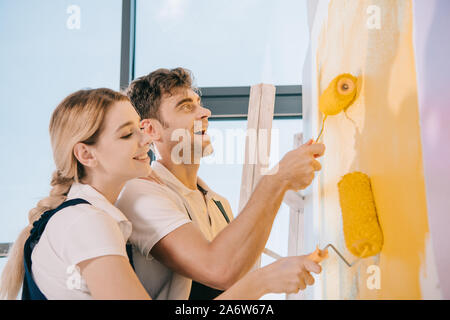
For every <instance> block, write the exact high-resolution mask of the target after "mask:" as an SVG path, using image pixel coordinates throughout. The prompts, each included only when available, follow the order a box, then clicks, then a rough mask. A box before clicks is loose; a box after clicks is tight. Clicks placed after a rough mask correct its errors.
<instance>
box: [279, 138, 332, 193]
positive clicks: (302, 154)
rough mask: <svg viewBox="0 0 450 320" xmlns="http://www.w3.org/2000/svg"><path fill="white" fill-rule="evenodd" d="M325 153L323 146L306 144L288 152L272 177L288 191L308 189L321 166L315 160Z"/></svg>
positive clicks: (310, 142)
mask: <svg viewBox="0 0 450 320" xmlns="http://www.w3.org/2000/svg"><path fill="white" fill-rule="evenodd" d="M324 152H325V145H323V144H321V143H315V144H313V143H312V140H310V141H308V143H306V144H304V145H302V146H300V147H298V148H297V149H294V150H292V151H290V152H288V153H287V154H286V155H285V156H284V157H283V159H281V161H280V162H279V164H278V172H277V173H276V174H275V175H274V177H275V178H278V179H280V180H281V181H280V182H279V183H280V184H283V182H284V183H285V184H286V188H287V189H288V190H295V191H298V190H301V189H305V188H306V187H308V186H309V185H310V184H311V182H312V181H313V179H314V175H315V172H316V171H320V169H322V166H321V165H320V162H319V161H317V160H316V158H318V157H321V156H322V155H323V154H324Z"/></svg>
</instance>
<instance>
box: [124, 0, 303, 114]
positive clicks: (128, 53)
mask: <svg viewBox="0 0 450 320" xmlns="http://www.w3.org/2000/svg"><path fill="white" fill-rule="evenodd" d="M135 39H136V0H122V41H121V58H120V60H121V61H120V89H121V90H125V89H126V88H127V87H128V85H129V84H130V82H131V81H132V80H134V78H135V72H134V68H135ZM199 89H200V92H201V97H202V101H203V104H204V105H205V106H207V107H208V108H209V109H210V110H211V113H212V116H211V117H210V120H236V119H242V120H246V119H247V114H248V102H249V98H250V86H242V87H201V88H199ZM281 118H288V119H289V118H297V119H302V118H303V108H302V86H301V85H284V86H276V96H275V110H274V119H281Z"/></svg>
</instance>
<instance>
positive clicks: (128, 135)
mask: <svg viewBox="0 0 450 320" xmlns="http://www.w3.org/2000/svg"><path fill="white" fill-rule="evenodd" d="M132 135H133V132H130V133H129V134H127V135H125V136H122V137H120V139H128V138H130V137H131V136H132Z"/></svg>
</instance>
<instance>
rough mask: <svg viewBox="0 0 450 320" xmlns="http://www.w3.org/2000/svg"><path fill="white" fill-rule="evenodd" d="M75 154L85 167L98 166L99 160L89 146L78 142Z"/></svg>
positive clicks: (74, 148) (74, 149) (74, 150)
mask: <svg viewBox="0 0 450 320" xmlns="http://www.w3.org/2000/svg"><path fill="white" fill-rule="evenodd" d="M73 154H74V155H75V158H77V160H78V161H79V162H80V163H81V164H82V165H83V166H86V167H91V168H93V167H95V166H97V158H96V157H95V155H94V154H93V153H92V150H91V148H90V147H89V146H88V145H86V144H84V143H82V142H78V143H77V144H76V145H75V146H74V147H73Z"/></svg>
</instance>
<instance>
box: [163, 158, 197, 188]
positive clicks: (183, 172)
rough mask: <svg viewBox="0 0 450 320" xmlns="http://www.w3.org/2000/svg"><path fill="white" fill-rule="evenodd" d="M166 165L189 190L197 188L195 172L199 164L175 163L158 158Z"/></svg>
mask: <svg viewBox="0 0 450 320" xmlns="http://www.w3.org/2000/svg"><path fill="white" fill-rule="evenodd" d="M158 161H159V162H160V163H161V164H162V165H164V167H166V168H167V169H168V170H169V171H170V172H171V173H172V174H173V175H174V176H175V177H177V179H178V180H180V181H181V182H182V183H183V184H184V185H185V186H186V187H188V188H189V189H191V190H196V189H197V173H198V169H199V168H200V164H184V163H182V164H175V163H173V162H172V161H171V160H166V159H165V158H163V159H159V160H158Z"/></svg>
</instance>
